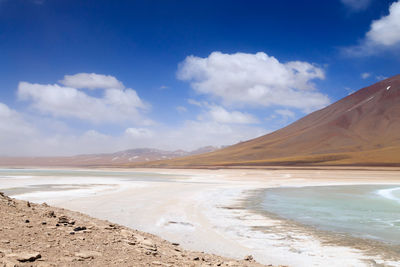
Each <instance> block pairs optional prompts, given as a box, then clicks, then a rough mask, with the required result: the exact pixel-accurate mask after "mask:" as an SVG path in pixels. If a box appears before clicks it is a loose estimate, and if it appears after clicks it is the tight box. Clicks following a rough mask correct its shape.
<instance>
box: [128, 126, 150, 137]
mask: <svg viewBox="0 0 400 267" xmlns="http://www.w3.org/2000/svg"><path fill="white" fill-rule="evenodd" d="M125 134H126V135H127V136H129V137H134V138H137V137H152V136H154V132H153V131H151V130H150V129H146V128H128V129H126V130H125Z"/></svg>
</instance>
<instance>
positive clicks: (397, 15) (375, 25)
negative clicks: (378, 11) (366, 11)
mask: <svg viewBox="0 0 400 267" xmlns="http://www.w3.org/2000/svg"><path fill="white" fill-rule="evenodd" d="M367 39H368V40H369V41H371V42H373V43H374V44H376V45H381V46H393V45H396V44H399V43H400V1H397V2H395V3H393V4H391V6H390V7H389V15H387V16H384V17H382V18H380V19H379V20H375V21H373V22H372V24H371V29H370V30H369V32H367Z"/></svg>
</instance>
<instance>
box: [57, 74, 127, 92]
mask: <svg viewBox="0 0 400 267" xmlns="http://www.w3.org/2000/svg"><path fill="white" fill-rule="evenodd" d="M60 83H61V84H63V85H65V86H67V87H73V88H77V89H82V88H87V89H123V88H125V87H124V85H123V84H122V82H120V81H118V80H117V78H115V77H114V76H111V75H102V74H96V73H78V74H75V75H65V76H64V79H63V80H61V81H60Z"/></svg>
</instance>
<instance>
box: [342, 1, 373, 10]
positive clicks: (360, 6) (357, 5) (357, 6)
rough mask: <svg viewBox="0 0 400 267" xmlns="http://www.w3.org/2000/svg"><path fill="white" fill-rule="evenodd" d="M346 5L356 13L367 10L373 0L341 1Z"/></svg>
mask: <svg viewBox="0 0 400 267" xmlns="http://www.w3.org/2000/svg"><path fill="white" fill-rule="evenodd" d="M341 1H342V3H343V4H344V5H346V6H347V7H349V8H351V9H352V10H354V11H360V10H364V9H366V8H367V7H368V6H369V5H370V4H371V0H341Z"/></svg>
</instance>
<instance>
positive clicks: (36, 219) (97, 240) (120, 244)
mask: <svg viewBox="0 0 400 267" xmlns="http://www.w3.org/2000/svg"><path fill="white" fill-rule="evenodd" d="M6 266H7V267H9V266H262V265H260V264H258V263H256V262H255V261H254V260H253V259H252V257H251V256H250V255H249V256H247V257H246V258H245V259H243V260H242V261H236V260H232V259H226V258H223V257H219V256H215V255H211V254H205V253H202V252H192V251H187V250H184V249H182V248H181V247H180V246H179V244H176V243H170V242H168V241H165V240H163V239H161V238H159V237H157V236H154V235H151V234H147V233H143V232H139V231H135V230H132V229H129V228H127V227H123V226H120V225H116V224H112V223H110V222H107V221H102V220H98V219H95V218H91V217H89V216H87V215H84V214H82V213H78V212H73V211H69V210H65V209H60V208H54V207H50V206H48V205H46V204H41V205H39V204H33V203H29V202H26V201H20V200H15V199H11V198H9V197H7V196H5V195H4V194H2V193H0V267H6Z"/></svg>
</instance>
